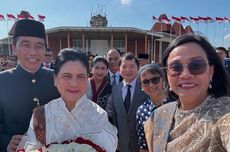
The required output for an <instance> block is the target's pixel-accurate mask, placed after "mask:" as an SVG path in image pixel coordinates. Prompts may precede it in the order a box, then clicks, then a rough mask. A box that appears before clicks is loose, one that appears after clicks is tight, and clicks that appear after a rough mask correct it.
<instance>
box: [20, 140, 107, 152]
mask: <svg viewBox="0 0 230 152" xmlns="http://www.w3.org/2000/svg"><path fill="white" fill-rule="evenodd" d="M17 152H27V151H26V150H25V149H20V150H17ZM30 152H105V150H104V149H103V148H101V147H100V146H98V145H96V144H95V143H93V142H92V141H90V140H86V139H84V138H82V137H78V138H76V139H75V140H67V141H63V142H61V143H51V144H49V145H45V146H42V147H41V148H39V149H37V150H32V151H30Z"/></svg>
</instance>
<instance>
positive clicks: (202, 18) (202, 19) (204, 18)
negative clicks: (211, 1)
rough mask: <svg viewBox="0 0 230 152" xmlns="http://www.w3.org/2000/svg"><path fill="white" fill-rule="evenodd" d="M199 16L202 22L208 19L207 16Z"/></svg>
mask: <svg viewBox="0 0 230 152" xmlns="http://www.w3.org/2000/svg"><path fill="white" fill-rule="evenodd" d="M198 18H199V20H200V21H201V22H205V23H206V21H207V17H201V16H198Z"/></svg>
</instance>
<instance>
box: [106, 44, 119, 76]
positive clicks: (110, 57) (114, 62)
mask: <svg viewBox="0 0 230 152" xmlns="http://www.w3.org/2000/svg"><path fill="white" fill-rule="evenodd" d="M120 57H121V56H120V54H119V53H118V51H116V50H114V49H112V50H110V51H109V52H107V54H106V60H107V61H108V63H109V70H110V71H111V72H112V73H116V72H117V71H118V70H119V59H120Z"/></svg>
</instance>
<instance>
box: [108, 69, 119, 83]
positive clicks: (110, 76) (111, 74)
mask: <svg viewBox="0 0 230 152" xmlns="http://www.w3.org/2000/svg"><path fill="white" fill-rule="evenodd" d="M114 74H115V75H116V82H119V81H118V80H119V71H117V72H116V73H112V72H111V71H110V70H109V79H110V80H112V81H113V75H114Z"/></svg>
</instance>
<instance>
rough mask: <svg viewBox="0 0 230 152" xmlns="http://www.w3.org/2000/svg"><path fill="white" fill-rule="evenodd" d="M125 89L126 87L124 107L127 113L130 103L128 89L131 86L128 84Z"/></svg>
mask: <svg viewBox="0 0 230 152" xmlns="http://www.w3.org/2000/svg"><path fill="white" fill-rule="evenodd" d="M126 87H127V94H126V96H125V101H124V105H125V109H126V111H127V112H128V111H129V106H130V101H131V90H130V88H131V87H132V86H131V85H130V84H127V85H126Z"/></svg>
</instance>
